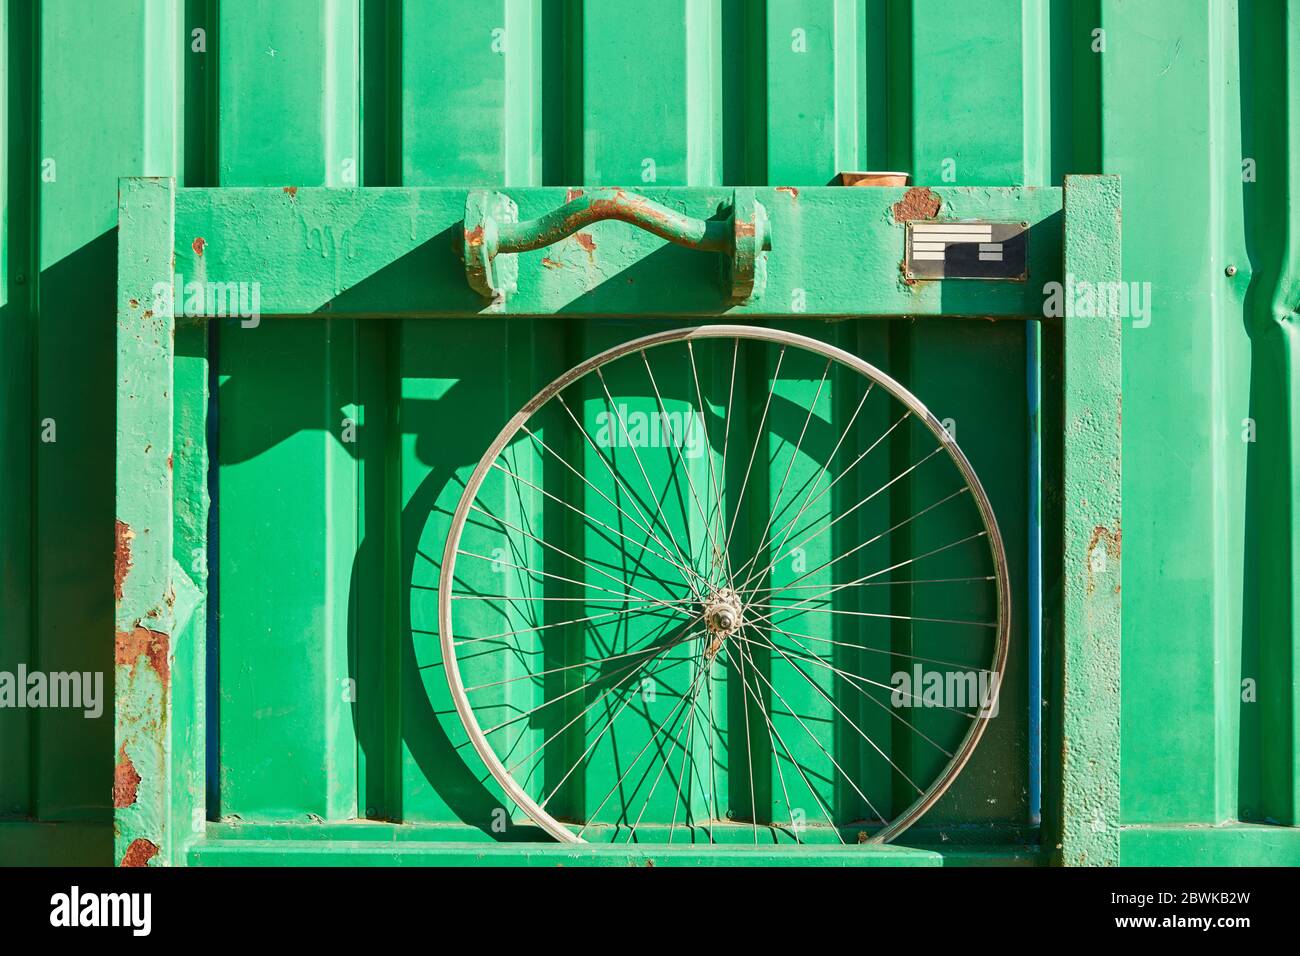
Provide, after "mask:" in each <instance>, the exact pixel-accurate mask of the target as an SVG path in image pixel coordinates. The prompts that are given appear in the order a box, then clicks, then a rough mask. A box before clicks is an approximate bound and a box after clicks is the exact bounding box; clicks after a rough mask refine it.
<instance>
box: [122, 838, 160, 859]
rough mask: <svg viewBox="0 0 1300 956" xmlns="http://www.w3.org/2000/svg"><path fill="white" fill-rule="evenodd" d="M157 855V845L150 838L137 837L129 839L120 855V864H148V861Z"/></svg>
mask: <svg viewBox="0 0 1300 956" xmlns="http://www.w3.org/2000/svg"><path fill="white" fill-rule="evenodd" d="M157 855H158V845H157V844H156V843H154V842H153V841H152V840H146V839H145V838H144V837H137V838H136V839H134V840H132V841H131V845H130V846H128V847H127V848H126V853H125V854H124V855H123V856H122V862H121V863H120V864H119V865H120V866H148V865H149V861H150V860H152V859H153V858H154V857H156V856H157Z"/></svg>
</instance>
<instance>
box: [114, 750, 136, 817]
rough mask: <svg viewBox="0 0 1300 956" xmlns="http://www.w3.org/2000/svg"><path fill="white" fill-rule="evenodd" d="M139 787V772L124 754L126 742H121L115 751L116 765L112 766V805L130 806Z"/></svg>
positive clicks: (119, 806)
mask: <svg viewBox="0 0 1300 956" xmlns="http://www.w3.org/2000/svg"><path fill="white" fill-rule="evenodd" d="M139 789H140V774H139V773H137V772H136V769H135V764H133V763H131V758H130V757H128V756H127V755H126V744H123V745H122V746H121V747H120V748H119V749H118V751H117V766H116V767H114V768H113V806H115V807H118V808H121V807H129V806H131V804H133V803H135V795H136V792H137V791H138V790H139Z"/></svg>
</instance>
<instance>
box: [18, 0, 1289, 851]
mask: <svg viewBox="0 0 1300 956" xmlns="http://www.w3.org/2000/svg"><path fill="white" fill-rule="evenodd" d="M0 17H2V18H3V19H0V33H2V34H3V36H4V50H5V56H6V57H7V60H6V70H5V71H4V73H3V77H2V78H0V83H3V85H4V91H3V96H0V103H2V104H3V108H4V109H5V111H6V112H5V121H4V123H3V124H0V129H3V131H4V135H5V137H6V140H5V144H4V149H3V150H0V162H2V163H3V173H2V175H0V181H2V182H3V185H4V192H3V196H2V197H0V198H2V202H3V219H4V230H3V236H2V242H3V247H2V249H0V271H2V272H3V283H0V289H2V290H3V295H4V299H3V303H2V307H3V312H2V313H0V314H2V315H3V322H4V326H5V328H4V334H3V335H0V383H2V384H0V388H2V389H3V392H2V393H0V429H2V430H3V433H2V435H0V447H3V448H4V450H5V457H4V461H3V463H2V464H0V500H3V501H4V502H5V505H6V507H5V508H4V509H3V510H2V511H0V704H4V706H0V862H2V863H14V862H26V863H30V862H33V861H39V862H51V863H55V862H77V863H98V864H112V865H142V864H147V865H169V864H170V865H185V864H190V865H219V864H230V863H235V864H248V863H280V864H283V863H290V864H294V863H342V864H361V863H379V864H394V863H428V862H453V863H468V862H479V863H483V862H489V863H490V862H502V863H527V864H550V863H560V862H563V863H579V862H587V863H602V862H604V863H610V862H617V863H623V862H627V861H629V860H632V861H637V862H641V861H646V860H649V861H653V862H655V863H673V862H677V863H690V862H700V861H703V862H726V863H737V862H741V863H746V862H747V863H762V864H772V863H776V864H797V863H807V862H836V863H859V864H864V865H899V864H901V865H955V864H983V863H1008V864H1010V863H1030V864H1036V863H1064V864H1075V865H1114V864H1119V863H1123V864H1126V865H1143V864H1173V865H1178V864H1183V865H1191V864H1216V863H1217V864H1251V863H1287V864H1291V863H1297V862H1300V837H1298V836H1297V832H1298V831H1297V830H1296V828H1295V825H1296V823H1297V784H1298V783H1300V772H1298V769H1297V758H1298V757H1300V744H1298V743H1297V736H1296V734H1297V729H1298V723H1297V721H1298V720H1300V718H1298V716H1297V715H1298V710H1297V706H1298V704H1300V701H1298V700H1297V688H1298V687H1300V681H1297V676H1298V675H1297V626H1296V625H1297V616H1296V608H1295V604H1294V600H1295V595H1296V591H1297V587H1296V585H1297V580H1296V564H1295V562H1296V559H1297V557H1300V550H1298V548H1297V543H1296V537H1295V533H1296V532H1295V518H1294V515H1293V502H1295V501H1296V500H1297V491H1298V490H1300V489H1297V471H1296V463H1295V460H1294V449H1295V447H1296V437H1295V425H1294V422H1293V415H1294V411H1295V409H1296V408H1297V407H1300V403H1298V402H1297V395H1296V393H1295V391H1296V390H1295V383H1294V380H1293V373H1292V362H1293V357H1292V350H1293V334H1292V333H1293V327H1294V322H1295V316H1296V310H1297V308H1298V307H1300V264H1298V263H1297V252H1296V244H1295V240H1294V237H1295V236H1296V235H1297V234H1298V227H1300V223H1297V221H1296V216H1297V212H1296V210H1297V209H1300V205H1298V204H1297V203H1296V201H1295V196H1294V190H1295V188H1297V184H1298V183H1300V159H1298V158H1297V156H1298V155H1300V139H1298V137H1297V135H1296V124H1297V122H1300V120H1298V119H1297V117H1300V105H1298V104H1300V67H1298V66H1297V59H1296V58H1297V56H1300V54H1298V53H1297V52H1296V51H1300V4H1297V3H1293V2H1289V0H1276V2H1265V0H1256V2H1244V0H1243V2H1240V3H1238V2H1232V0H1210V2H1208V3H1207V2H1201V0H1151V2H1147V3H1142V4H1137V3H1131V2H1123V0H1050V2H1049V0H897V2H892V0H859V2H848V0H767V2H766V3H757V2H756V3H747V2H740V0H660V2H654V3H645V2H641V3H633V2H627V0H591V2H585V3H584V2H581V0H555V2H547V0H497V2H480V3H473V4H465V3H450V2H435V0H406V2H381V0H282V2H276V3H269V2H255V0H220V2H217V0H188V2H182V0H134V2H132V0H112V2H103V3H95V4H87V3H83V2H77V0H40V2H30V0H10V2H7V3H6V4H4V5H3V7H2V8H0ZM881 170H889V171H897V172H898V173H901V174H906V177H907V178H899V176H898V175H894V176H892V177H885V178H884V179H883V180H881V181H880V184H867V185H860V186H851V185H848V183H851V182H852V181H853V180H854V179H855V177H854V176H853V175H848V174H854V173H860V172H863V171H881ZM692 330H695V331H692ZM596 356H603V358H601V359H599V360H596V359H595V357H596ZM1121 356H1122V361H1121ZM570 370H573V371H572V372H571V371H570ZM548 387H549V390H548ZM535 396H536V398H535ZM1121 399H1122V402H1121ZM521 410H522V411H521ZM1121 423H1122V428H1121ZM503 429H504V430H503ZM1121 502H1122V505H1121ZM1125 531H1127V534H1125V533H1124V532H1125ZM1121 560H1122V565H1123V568H1124V575H1123V587H1122V588H1121V579H1120V566H1121ZM805 594H806V595H807V597H805V596H804V595H805ZM1121 620H1122V627H1121ZM1121 634H1122V640H1121ZM27 673H40V674H44V675H51V681H50V684H51V686H53V677H52V675H55V674H90V675H94V674H97V673H98V674H102V675H104V678H103V692H102V697H101V699H100V702H101V703H102V705H103V706H102V714H100V715H99V716H92V715H91V711H92V710H93V709H94V708H92V707H90V706H89V703H90V702H89V701H87V700H82V701H81V704H82V705H84V706H76V707H73V706H66V707H57V706H41V705H40V702H39V701H35V700H33V699H32V698H31V696H30V693H28V694H27V696H26V697H24V696H23V694H24V689H23V687H22V686H20V684H21V682H19V681H18V680H17V679H16V678H17V675H19V674H27ZM5 675H10V676H9V685H8V686H9V687H10V689H11V698H10V702H8V703H6V698H5V697H4V689H5V686H6V685H5V684H4V683H3V681H4V679H5ZM954 676H955V677H956V679H954ZM965 679H969V683H963V681H964V680H965ZM988 685H991V686H992V687H993V688H994V691H995V692H994V693H993V694H992V695H990V694H988V693H987V686H988ZM84 686H85V687H87V688H89V687H93V681H92V682H91V683H87V684H85V685H84ZM964 688H973V689H974V691H973V693H974V694H975V695H976V696H973V697H972V696H969V695H967V696H964V697H960V699H954V697H953V696H952V695H953V694H955V693H956V694H961V693H964V692H965V691H964ZM931 691H933V695H932V694H931ZM83 696H84V695H83ZM20 698H22V699H21V701H20ZM20 703H21V704H27V705H28V706H20Z"/></svg>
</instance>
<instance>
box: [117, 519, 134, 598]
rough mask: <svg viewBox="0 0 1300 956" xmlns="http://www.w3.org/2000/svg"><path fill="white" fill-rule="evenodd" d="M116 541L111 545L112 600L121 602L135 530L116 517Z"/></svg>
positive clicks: (128, 571) (128, 570)
mask: <svg viewBox="0 0 1300 956" xmlns="http://www.w3.org/2000/svg"><path fill="white" fill-rule="evenodd" d="M114 537H115V539H116V543H115V544H114V547H113V600H115V601H116V602H117V603H119V604H120V603H122V583H123V582H124V581H125V580H126V576H127V574H128V573H130V571H131V539H132V538H134V537H135V532H134V531H132V530H131V528H130V526H129V525H128V524H127V523H126V522H125V521H123V520H122V519H121V518H118V519H117V521H116V524H115V528H114Z"/></svg>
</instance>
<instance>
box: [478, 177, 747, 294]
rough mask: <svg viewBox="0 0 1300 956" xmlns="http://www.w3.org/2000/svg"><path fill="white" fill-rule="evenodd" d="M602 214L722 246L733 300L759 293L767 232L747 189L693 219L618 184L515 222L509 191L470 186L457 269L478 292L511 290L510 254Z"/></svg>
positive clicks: (696, 243)
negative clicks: (722, 212)
mask: <svg viewBox="0 0 1300 956" xmlns="http://www.w3.org/2000/svg"><path fill="white" fill-rule="evenodd" d="M605 219H618V220H620V221H622V222H626V223H630V224H632V225H634V226H639V227H640V228H642V229H644V230H646V231H647V232H651V233H654V234H655V235H656V236H659V237H661V238H663V239H667V240H668V241H669V242H673V243H676V244H677V245H679V246H685V247H686V248H688V249H701V250H703V251H706V252H718V253H722V254H723V256H724V258H723V282H724V284H725V286H726V288H727V290H728V292H729V294H730V298H731V301H732V302H733V303H741V302H747V301H749V300H750V299H755V298H758V297H759V296H760V295H762V293H763V286H764V284H765V282H766V278H767V250H769V249H771V248H772V237H771V231H770V229H769V226H768V219H767V210H765V209H764V208H763V205H762V203H760V202H759V201H758V200H757V199H756V198H755V196H754V190H753V189H736V190H734V191H733V193H732V201H731V207H730V209H729V210H727V214H726V216H725V217H722V218H717V219H696V218H694V217H692V216H687V215H685V214H683V213H680V212H678V211H677V210H675V209H670V208H669V207H667V206H665V205H663V204H662V203H657V202H655V201H654V200H652V199H647V198H646V197H645V196H639V195H637V194H636V193H633V192H628V191H627V190H625V189H619V188H617V187H599V188H595V189H588V190H585V191H584V192H583V193H582V194H581V195H579V196H575V197H574V198H573V199H571V200H569V201H568V202H567V203H565V204H564V205H563V206H560V207H558V208H556V209H553V210H551V211H550V212H548V213H545V214H543V215H541V216H539V217H537V218H536V219H525V220H524V221H522V222H520V221H519V212H518V208H517V207H516V206H515V203H514V201H513V200H511V199H510V197H508V196H505V195H503V194H501V193H498V192H492V191H490V190H486V189H476V190H473V191H471V192H470V194H469V196H468V198H467V199H466V200H465V247H464V257H465V275H466V277H467V278H468V280H469V284H470V286H471V287H472V288H473V289H474V290H475V291H476V292H478V293H479V294H480V295H484V296H488V297H491V298H493V299H502V298H504V297H506V296H508V295H510V293H512V292H514V291H516V289H517V286H518V277H519V264H518V261H517V260H516V258H515V256H516V255H517V254H518V253H520V252H530V251H532V250H534V249H541V248H543V247H544V246H549V245H551V244H552V243H554V242H559V241H560V240H561V239H564V238H566V237H568V236H571V235H573V234H574V233H575V232H577V231H578V230H579V229H582V228H583V227H584V226H589V225H591V224H592V223H594V222H600V221H602V220H605Z"/></svg>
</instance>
